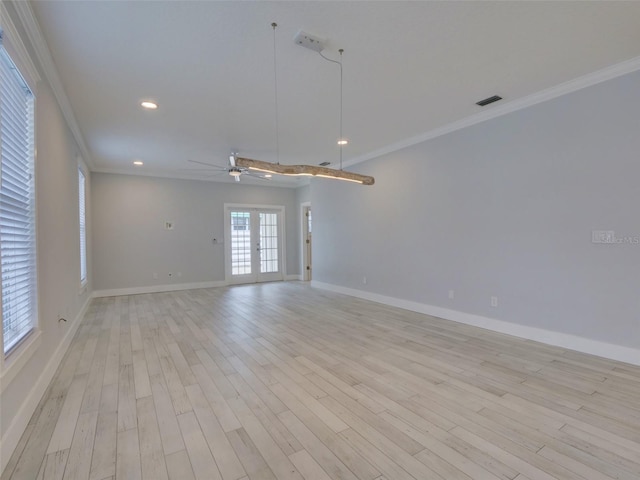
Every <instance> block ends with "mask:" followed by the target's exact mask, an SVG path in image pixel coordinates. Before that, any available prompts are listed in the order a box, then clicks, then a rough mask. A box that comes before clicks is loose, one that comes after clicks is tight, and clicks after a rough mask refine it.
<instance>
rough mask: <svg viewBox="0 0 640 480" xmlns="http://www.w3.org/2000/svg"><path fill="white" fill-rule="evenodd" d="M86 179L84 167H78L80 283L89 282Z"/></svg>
mask: <svg viewBox="0 0 640 480" xmlns="http://www.w3.org/2000/svg"><path fill="white" fill-rule="evenodd" d="M84 184H85V180H84V173H82V169H81V168H79V169H78V210H79V212H80V285H84V284H85V283H87V228H86V215H85V212H86V209H85V196H84V193H85V185H84Z"/></svg>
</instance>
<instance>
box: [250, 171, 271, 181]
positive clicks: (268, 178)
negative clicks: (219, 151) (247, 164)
mask: <svg viewBox="0 0 640 480" xmlns="http://www.w3.org/2000/svg"><path fill="white" fill-rule="evenodd" d="M244 175H249V176H250V177H253V178H259V179H260V180H271V177H265V176H264V175H258V174H256V173H249V172H245V173H244Z"/></svg>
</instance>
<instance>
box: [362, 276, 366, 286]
mask: <svg viewBox="0 0 640 480" xmlns="http://www.w3.org/2000/svg"><path fill="white" fill-rule="evenodd" d="M362 284H363V285H366V284H367V277H362Z"/></svg>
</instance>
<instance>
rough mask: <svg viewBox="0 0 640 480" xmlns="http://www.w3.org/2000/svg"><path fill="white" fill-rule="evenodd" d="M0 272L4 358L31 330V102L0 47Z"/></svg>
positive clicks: (33, 317)
mask: <svg viewBox="0 0 640 480" xmlns="http://www.w3.org/2000/svg"><path fill="white" fill-rule="evenodd" d="M0 140H1V142H0V151H1V152H2V155H1V157H2V162H1V167H0V176H1V180H0V270H1V274H2V337H3V347H4V353H5V355H6V354H7V353H9V352H10V351H11V349H12V348H13V347H15V346H16V345H17V344H18V343H19V342H20V340H22V339H23V338H24V337H25V336H26V335H28V334H29V332H31V331H32V330H33V328H34V327H35V325H36V317H37V302H36V238H35V208H34V207H35V205H34V204H35V201H34V200H35V198H34V197H35V191H34V190H35V186H34V96H33V93H32V92H31V91H30V90H29V88H28V86H27V83H26V82H25V81H24V78H23V77H22V76H21V74H20V72H19V71H18V69H17V68H16V66H15V65H14V63H13V62H12V61H11V58H10V57H9V55H8V54H7V52H6V50H5V49H4V48H3V47H2V45H1V44H0Z"/></svg>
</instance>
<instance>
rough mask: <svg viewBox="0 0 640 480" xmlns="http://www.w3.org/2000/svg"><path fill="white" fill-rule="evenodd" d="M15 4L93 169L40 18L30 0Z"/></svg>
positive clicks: (77, 139) (51, 85) (41, 64)
mask: <svg viewBox="0 0 640 480" xmlns="http://www.w3.org/2000/svg"><path fill="white" fill-rule="evenodd" d="M13 6H14V8H15V10H16V13H17V14H18V18H19V19H20V22H21V23H22V26H23V27H24V29H25V31H26V32H27V37H28V38H29V41H30V42H31V45H32V46H33V49H34V51H35V53H36V57H37V58H38V63H39V64H40V67H41V68H42V71H43V73H44V76H45V77H46V79H47V82H48V83H49V86H50V87H51V90H52V91H53V95H54V96H55V98H56V100H57V102H58V105H59V106H60V110H61V111H62V115H63V116H64V119H65V120H66V122H67V126H68V127H69V130H71V133H72V135H73V138H74V139H75V141H76V143H77V144H78V148H79V150H80V154H81V155H82V158H83V160H84V162H85V163H86V164H87V165H88V166H89V168H90V169H91V168H92V167H93V166H94V162H93V159H92V157H91V154H90V152H89V149H88V148H87V144H86V142H85V140H84V136H83V135H82V131H81V130H80V127H79V126H78V122H77V121H76V117H75V114H74V113H73V109H72V108H71V103H70V102H69V97H67V94H66V92H65V90H64V87H63V86H62V81H61V80H60V76H59V75H58V70H57V69H56V66H55V63H54V61H53V57H52V55H51V51H50V50H49V47H48V46H47V42H46V41H45V39H44V36H43V35H42V30H41V29H40V25H39V24H38V20H37V19H36V17H35V15H34V13H33V9H32V8H31V4H30V3H29V2H14V3H13Z"/></svg>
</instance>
